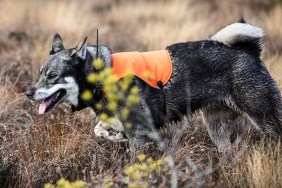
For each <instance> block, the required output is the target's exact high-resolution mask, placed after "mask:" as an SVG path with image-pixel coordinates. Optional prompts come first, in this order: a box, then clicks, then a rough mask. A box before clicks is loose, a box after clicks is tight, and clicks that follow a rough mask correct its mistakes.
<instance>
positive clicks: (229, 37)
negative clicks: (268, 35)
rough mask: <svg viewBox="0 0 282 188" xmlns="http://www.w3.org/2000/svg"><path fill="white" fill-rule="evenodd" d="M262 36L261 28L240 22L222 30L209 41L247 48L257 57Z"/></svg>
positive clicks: (259, 52) (260, 47)
mask: <svg viewBox="0 0 282 188" xmlns="http://www.w3.org/2000/svg"><path fill="white" fill-rule="evenodd" d="M263 35H264V34H263V30H262V28H260V27H257V26H255V25H251V24H247V23H244V21H242V22H240V23H233V24H230V25H228V26H226V27H224V28H222V29H221V30H219V31H218V32H217V33H215V34H214V35H213V36H211V37H210V40H214V41H217V42H220V43H223V44H225V45H227V46H230V47H235V46H238V47H244V48H248V49H249V50H251V51H253V52H254V53H255V54H256V55H258V56H259V55H260V54H261V51H262V38H263Z"/></svg>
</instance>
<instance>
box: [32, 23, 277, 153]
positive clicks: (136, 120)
mask: <svg viewBox="0 0 282 188" xmlns="http://www.w3.org/2000/svg"><path fill="white" fill-rule="evenodd" d="M262 38H263V30H262V29H261V28H259V27H257V26H254V25H250V24H247V23H245V22H239V23H233V24H230V25H228V26H226V27H224V28H222V29H221V30H219V31H218V32H217V33H215V34H214V35H213V36H211V37H210V38H209V39H208V40H202V41H195V42H183V43H177V44H173V45H170V46H168V47H167V48H166V51H167V52H168V54H169V56H170V59H171V63H172V74H171V77H170V79H169V80H168V82H167V83H165V84H162V83H160V84H159V88H154V87H151V86H149V85H148V84H147V83H146V82H145V81H144V80H142V79H140V78H139V77H138V76H134V83H133V85H137V86H138V88H139V96H140V97H141V103H140V104H139V105H137V106H136V107H134V108H132V109H131V112H130V114H129V117H128V119H127V121H129V122H131V123H132V124H133V127H132V128H124V127H123V126H122V125H123V124H124V123H125V122H123V121H122V120H118V119H117V121H116V124H115V125H109V124H107V123H105V122H99V123H98V125H96V128H95V133H96V134H97V135H104V136H105V137H107V138H108V139H111V140H116V141H124V140H127V139H129V140H130V139H132V138H138V140H141V141H140V142H141V143H142V142H143V141H144V140H146V135H144V134H141V133H142V130H144V129H146V130H148V129H149V130H150V129H154V128H160V127H162V126H163V125H165V124H169V123H171V122H174V121H179V120H181V118H182V117H183V116H184V115H187V114H192V113H194V112H196V111H199V110H202V111H203V116H204V119H205V124H206V126H207V129H208V132H209V134H210V137H211V139H212V140H213V142H214V143H215V144H216V145H217V146H218V147H219V148H222V147H223V148H224V147H229V146H230V145H231V144H232V143H234V142H235V141H236V140H238V138H239V137H240V135H239V134H242V133H244V131H243V132H242V131H241V132H240V131H239V132H238V131H236V129H237V127H240V126H242V124H243V125H244V122H243V121H244V119H248V121H251V122H252V123H253V124H254V125H256V126H257V127H258V128H260V129H261V130H263V131H264V132H265V133H267V134H270V135H278V136H280V135H281V134H282V121H281V118H282V114H281V113H282V109H281V96H280V91H279V89H278V87H277V84H276V83H275V81H274V80H273V79H272V78H271V76H270V74H269V73H268V71H267V69H266V67H265V65H264V64H263V62H262V61H261V59H260V54H261V51H262V44H261V43H262ZM96 51H98V57H99V58H101V59H102V60H103V62H104V67H111V66H112V54H111V50H110V49H109V48H107V47H106V46H98V50H97V46H90V45H87V44H86V39H85V40H83V41H82V42H81V43H80V44H79V45H78V46H77V47H75V48H71V49H65V48H64V46H63V42H62V39H61V37H60V36H59V35H58V34H56V35H55V36H54V38H53V43H52V50H51V52H50V56H49V57H48V59H47V60H46V61H45V62H44V63H43V65H42V66H41V68H40V78H39V81H38V82H37V83H36V84H35V85H34V86H33V87H32V88H31V89H30V90H28V91H27V93H26V94H27V96H28V98H29V99H32V100H35V101H39V100H42V101H43V103H42V104H41V105H40V107H39V113H40V114H43V113H45V112H48V111H50V110H52V109H53V108H54V107H56V106H57V105H59V104H60V103H61V102H63V101H66V102H69V103H70V104H71V106H72V109H73V110H74V111H76V110H81V109H84V108H86V107H91V108H93V109H94V111H95V112H96V114H97V115H98V116H99V114H100V113H102V112H103V110H98V109H95V105H93V102H101V103H102V104H104V105H106V104H107V99H106V97H105V96H104V95H103V93H102V91H101V87H102V84H101V83H100V84H94V85H91V84H90V83H88V82H87V81H86V77H87V75H88V74H90V73H93V72H97V71H98V70H96V69H95V67H93V66H92V61H93V60H94V59H95V58H96ZM159 64H160V66H161V64H162V62H159ZM86 89H89V90H91V91H92V92H93V99H92V100H93V101H90V102H89V101H83V100H82V99H81V98H80V95H81V93H82V92H83V91H84V90H86ZM120 105H122V104H120ZM148 127H149V128H148ZM109 128H112V129H114V130H116V131H117V132H116V134H114V135H113V134H111V133H109ZM99 130H100V131H99ZM124 135H125V136H124Z"/></svg>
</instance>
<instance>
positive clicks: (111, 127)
mask: <svg viewBox="0 0 282 188" xmlns="http://www.w3.org/2000/svg"><path fill="white" fill-rule="evenodd" d="M123 131H124V128H123V125H122V123H121V122H120V121H119V120H116V121H114V122H113V123H112V124H109V123H106V122H104V121H99V123H98V124H97V125H96V126H95V128H94V133H95V135H96V136H99V137H104V138H106V139H109V140H111V141H114V142H126V141H128V139H127V138H126V136H125V135H124V134H123Z"/></svg>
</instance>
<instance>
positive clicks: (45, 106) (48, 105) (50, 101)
mask: <svg viewBox="0 0 282 188" xmlns="http://www.w3.org/2000/svg"><path fill="white" fill-rule="evenodd" d="M66 93H67V92H66V90H65V89H60V90H58V91H57V92H55V93H54V94H53V95H51V96H50V97H48V98H46V99H44V100H43V102H42V103H41V104H40V106H39V114H44V113H45V112H49V111H50V110H52V109H53V108H54V107H55V106H57V105H58V104H60V103H61V102H62V101H63V100H62V99H63V97H64V96H65V95H66Z"/></svg>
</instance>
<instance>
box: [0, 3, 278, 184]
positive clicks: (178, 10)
mask: <svg viewBox="0 0 282 188" xmlns="http://www.w3.org/2000/svg"><path fill="white" fill-rule="evenodd" d="M241 18H244V19H245V21H246V22H247V23H251V24H254V25H257V26H259V27H262V28H263V30H264V32H265V38H264V50H263V53H262V59H263V61H264V63H265V64H266V66H267V68H268V70H269V71H270V74H271V75H272V76H273V78H274V79H275V80H276V81H277V82H278V85H279V87H280V89H281V88H282V83H281V79H282V27H281V26H282V1H281V0H154V1H153V0H127V1H126V0H80V1H77V0H48V1H47V0H0V96H1V97H0V136H1V137H0V149H1V154H0V186H1V185H6V186H8V187H9V186H19V187H42V185H43V183H46V182H54V181H55V180H57V179H58V178H59V177H61V176H64V177H68V178H69V179H76V178H86V179H85V180H87V181H90V179H91V178H92V180H93V181H94V180H95V181H96V180H97V181H100V180H98V179H99V178H101V177H107V176H109V174H112V175H111V177H120V176H121V175H120V174H122V167H123V166H124V165H125V164H126V160H124V159H125V158H124V157H123V158H122V157H121V156H120V155H121V154H120V153H119V152H121V153H122V155H123V154H124V153H125V150H124V149H123V148H124V147H121V146H120V145H115V144H113V143H109V142H107V141H103V142H100V141H99V139H97V138H96V137H95V135H94V133H93V125H94V124H95V123H94V122H95V121H96V120H95V118H93V117H92V115H90V114H89V112H88V111H87V110H86V111H83V112H79V113H76V114H74V115H73V114H71V113H70V112H69V111H68V109H67V108H66V107H65V106H62V107H60V108H58V109H57V110H55V111H54V113H51V114H48V115H46V116H45V117H39V116H38V115H37V104H35V103H33V102H31V101H29V100H28V99H27V98H26V97H25V94H24V93H25V91H26V90H27V88H29V87H30V86H31V85H33V84H34V83H35V81H36V79H37V78H38V75H39V67H40V65H41V64H42V63H43V61H44V60H45V59H46V58H47V57H48V55H49V52H50V49H51V41H52V38H53V36H54V34H55V33H59V34H60V35H61V36H62V38H63V41H64V44H65V47H66V48H71V47H75V46H76V45H77V44H78V43H79V42H80V41H81V40H82V39H83V38H84V37H85V36H88V43H89V44H95V43H96V28H99V44H104V45H106V46H108V47H110V48H111V49H112V51H113V52H120V51H148V50H160V49H164V48H165V47H166V46H168V45H170V44H172V43H176V42H185V41H195V40H205V39H207V38H208V37H209V36H211V35H212V34H214V33H215V32H216V31H217V30H219V29H220V28H222V27H224V26H226V25H227V24H230V23H233V22H237V21H238V20H240V19H241ZM192 122H194V124H201V119H199V118H198V119H196V120H195V119H194V120H193V121H192ZM195 130H196V131H194V130H193V129H192V130H190V132H189V131H188V132H187V133H185V134H186V136H187V134H188V135H189V137H185V139H184V140H182V143H181V144H180V145H178V147H177V149H175V151H176V158H175V160H176V162H177V164H178V167H179V168H180V169H181V170H182V172H183V174H182V175H184V176H183V177H184V178H183V182H185V181H186V180H187V174H189V173H190V171H189V169H187V165H182V166H181V164H183V163H182V162H183V161H184V162H185V157H184V156H185V155H187V153H189V154H191V157H192V158H193V159H195V163H196V164H197V165H200V166H208V164H209V161H210V158H214V157H215V155H214V153H215V152H216V148H215V147H214V145H213V144H212V143H211V142H210V140H209V137H208V136H207V132H206V130H205V129H201V130H202V131H199V129H198V128H195ZM183 138H184V137H183ZM279 147H280V146H279ZM104 148H107V149H104ZM152 148H154V147H152ZM152 148H151V149H152ZM152 150H153V151H154V152H159V153H160V155H159V156H162V153H161V152H160V151H156V150H155V149H152ZM211 150H212V152H210V151H211ZM111 151H114V152H111ZM150 151H151V150H150V149H148V153H150ZM267 151H268V150H267ZM154 155H155V156H156V153H154ZM101 156H102V157H101ZM273 156H274V155H273ZM250 157H252V156H250ZM215 158H216V157H215ZM98 159H99V160H98ZM113 159H114V161H113ZM251 159H252V158H251ZM275 159H279V160H280V159H281V155H280V156H279V157H278V158H275ZM251 161H252V160H251ZM114 162H116V163H114ZM117 163H118V164H117ZM250 164H252V165H253V166H250V165H249V166H248V169H249V171H248V169H247V168H245V164H241V166H239V167H238V168H237V167H236V168H233V172H234V173H233V175H231V174H232V173H230V171H232V169H231V170H230V168H229V167H228V168H226V169H227V170H226V169H225V167H226V166H224V169H225V170H223V172H221V173H220V172H217V173H216V174H215V177H213V178H211V179H212V180H211V182H212V183H211V184H210V185H211V186H214V185H220V186H221V187H222V186H223V185H226V183H228V184H229V185H231V186H232V185H238V182H239V181H241V183H242V185H244V183H245V182H246V181H249V184H248V185H249V186H250V187H252V186H253V187H256V185H260V186H261V187H263V186H264V185H269V184H268V183H269V182H270V183H271V182H272V180H273V179H274V178H273V176H274V175H273V173H269V174H268V175H269V180H270V181H264V178H266V175H265V174H263V173H262V174H260V175H258V174H256V176H253V174H251V172H255V170H254V169H258V168H259V169H260V170H261V171H262V172H263V171H265V169H266V167H265V166H261V167H258V166H256V163H250ZM267 164H268V163H267ZM276 164H278V163H277V161H276ZM276 164H274V165H273V166H275V167H277V165H276ZM279 164H282V161H281V160H280V163H279ZM273 166H271V168H272V167H273ZM238 169H239V170H238ZM242 169H243V170H242ZM246 169H247V170H246ZM274 169H276V170H275V173H278V172H282V165H280V166H279V167H277V168H274ZM236 170H237V171H236ZM244 170H245V171H244ZM238 171H244V172H246V174H243V175H242V176H240V177H241V179H240V178H238V177H237V176H236V177H237V179H236V177H235V175H236V173H237V172H238ZM90 172H91V173H92V174H91V173H90ZM235 172H236V173H235ZM271 172H272V171H271ZM273 172H274V171H273ZM226 174H229V175H226ZM237 174H238V173H237ZM276 175H277V177H280V179H279V181H280V184H276V183H274V184H273V185H275V186H277V185H280V186H282V178H281V177H282V175H281V174H279V173H278V174H276ZM94 177H95V178H96V179H95V178H94ZM167 177H170V175H168V176H167ZM252 177H258V178H256V180H258V182H257V183H258V184H252V182H253V181H254V178H252ZM246 178H249V179H246ZM239 179H240V180H239ZM214 180H216V181H214ZM261 180H263V182H260V181H261ZM95 181H94V182H95ZM152 182H153V181H152ZM215 182H216V183H215ZM263 183H265V184H263Z"/></svg>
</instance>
